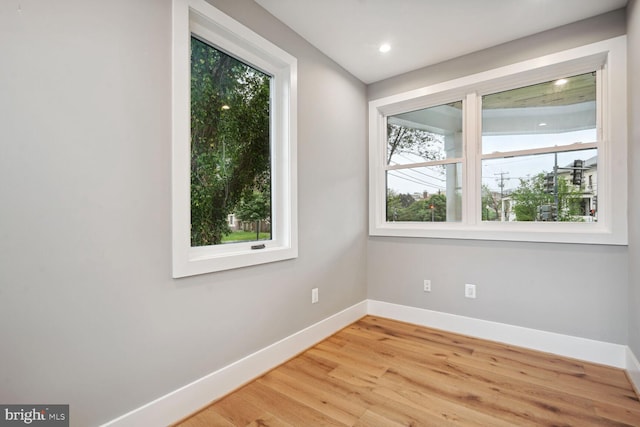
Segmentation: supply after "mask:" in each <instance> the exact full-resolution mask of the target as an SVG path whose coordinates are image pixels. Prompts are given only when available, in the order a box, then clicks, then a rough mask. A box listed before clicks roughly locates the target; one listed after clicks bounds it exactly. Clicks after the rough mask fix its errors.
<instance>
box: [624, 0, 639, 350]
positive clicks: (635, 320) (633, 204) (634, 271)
mask: <svg viewBox="0 0 640 427" xmlns="http://www.w3.org/2000/svg"><path fill="white" fill-rule="evenodd" d="M627 35H628V42H629V44H628V45H627V51H628V52H629V55H628V60H629V259H630V260H632V261H631V262H630V263H629V346H630V347H631V349H632V350H633V352H634V354H635V355H636V357H640V263H639V262H638V260H640V223H639V222H638V219H639V218H640V215H639V214H638V212H640V82H639V81H638V76H640V3H638V0H631V1H630V2H629V5H628V6H627Z"/></svg>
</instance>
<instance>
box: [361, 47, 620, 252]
mask: <svg viewBox="0 0 640 427" xmlns="http://www.w3.org/2000/svg"><path fill="white" fill-rule="evenodd" d="M594 70H599V71H598V76H599V77H598V78H599V83H600V84H599V88H598V91H599V92H598V101H597V102H598V107H597V108H598V112H599V113H598V114H599V116H598V135H599V138H598V141H599V142H598V144H597V145H598V146H597V148H598V183H599V187H598V222H592V223H578V222H544V223H539V222H498V221H482V220H481V218H482V216H481V209H482V206H481V205H482V204H481V197H480V191H481V186H480V182H481V172H482V171H481V158H482V155H481V139H482V138H481V137H482V135H481V133H482V131H481V113H482V112H481V108H480V106H481V100H482V96H483V95H486V94H491V93H495V92H499V91H503V90H509V89H515V88H518V87H524V86H528V85H531V84H536V83H542V82H545V81H551V80H554V79H556V78H559V77H566V76H571V75H577V74H580V73H585V72H590V71H594ZM626 72H627V65H626V36H620V37H616V38H613V39H609V40H604V41H601V42H597V43H593V44H590V45H585V46H582V47H578V48H574V49H570V50H566V51H562V52H558V53H554V54H550V55H546V56H543V57H539V58H535V59H531V60H527V61H523V62H519V63H516V64H512V65H508V66H504V67H500V68H496V69H493V70H490V71H486V72H482V73H478V74H474V75H470V76H467V77H462V78H458V79H455V80H451V81H448V82H444V83H439V84H435V85H432V86H427V87H424V88H420V89H416V90H412V91H409V92H404V93H400V94H397V95H392V96H388V97H385V98H380V99H376V100H372V101H370V102H369V234H370V235H371V236H399V237H433V238H451V239H480V240H508V241H529V242H558V243H587V244H610V245H626V244H628V235H627V89H626V87H627V76H626ZM460 99H462V100H463V141H464V157H463V159H462V161H463V166H462V167H463V183H464V186H463V194H462V197H463V200H462V212H463V214H462V221H461V222H436V223H432V222H390V221H387V218H386V183H385V170H386V162H385V159H386V149H387V140H386V123H387V117H388V116H392V115H395V114H401V113H405V112H409V111H413V110H417V109H421V108H428V107H432V106H436V105H440V104H445V103H447V102H452V101H456V100H460ZM561 149H562V150H563V151H564V150H566V149H567V147H561Z"/></svg>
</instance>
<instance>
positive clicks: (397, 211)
mask: <svg viewBox="0 0 640 427" xmlns="http://www.w3.org/2000/svg"><path fill="white" fill-rule="evenodd" d="M461 220H462V164H461V163H451V164H447V165H438V166H429V167H418V168H407V169H396V170H390V171H387V221H389V222H391V221H420V222H425V221H434V222H436V221H449V222H451V221H461Z"/></svg>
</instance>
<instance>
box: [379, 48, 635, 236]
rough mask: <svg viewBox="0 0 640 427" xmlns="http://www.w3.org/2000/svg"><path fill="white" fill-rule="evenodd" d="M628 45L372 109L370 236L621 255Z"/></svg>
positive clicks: (578, 53) (522, 67)
mask: <svg viewBox="0 0 640 427" xmlns="http://www.w3.org/2000/svg"><path fill="white" fill-rule="evenodd" d="M625 54H626V38H625V37H624V36H622V37H618V38H615V39H611V40H606V41H603V42H599V43H594V44H592V45H587V46H583V47H580V48H576V49H572V50H569V51H564V52H559V53H556V54H552V55H548V56H546V57H542V58H535V59H532V60H530V61H525V62H522V63H518V64H513V65H510V66H505V67H502V68H499V69H495V70H490V71H487V72H484V73H480V74H477V75H472V76H467V77H462V78H460V79H457V80H453V81H449V82H444V83H440V84H436V85H434V86H429V87H425V88H420V89H417V90H415V91H411V92H406V93H401V94H397V95H392V96H389V97H387V98H382V99H378V100H374V101H371V102H370V103H369V148H370V150H369V167H370V169H369V170H370V174H369V191H370V193H369V195H370V197H369V200H370V216H369V218H370V221H369V223H370V234H371V235H376V236H408V237H438V238H462V239H490V240H526V241H548V242H573V243H602V244H626V241H627V236H626V227H627V217H626V206H627V202H626V197H627V194H626V189H627V183H626V150H627V148H626V139H627V135H626V131H625V129H626V56H625Z"/></svg>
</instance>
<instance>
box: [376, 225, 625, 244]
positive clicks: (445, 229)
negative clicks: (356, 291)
mask: <svg viewBox="0 0 640 427" xmlns="http://www.w3.org/2000/svg"><path fill="white" fill-rule="evenodd" d="M544 228H545V229H544V230H542V229H541V224H540V223H536V222H532V223H513V222H500V223H482V224H479V225H474V226H471V225H466V224H461V223H443V222H440V223H436V224H431V223H418V224H416V223H409V222H394V223H385V224H381V225H379V226H375V225H374V226H372V227H371V229H370V230H369V235H370V236H381V237H417V238H435V239H464V240H498V241H518V242H546V243H576V244H590V245H627V244H628V240H627V236H626V234H622V233H615V232H613V231H612V230H610V229H607V228H606V227H605V226H604V225H603V224H601V223H545V224H544Z"/></svg>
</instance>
